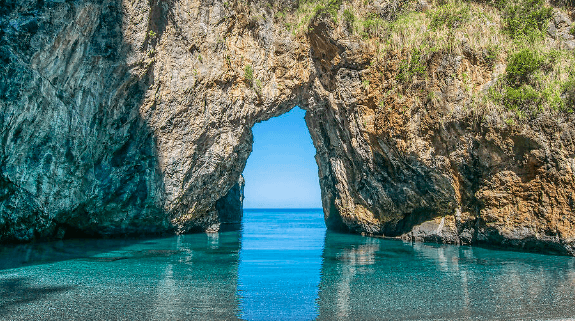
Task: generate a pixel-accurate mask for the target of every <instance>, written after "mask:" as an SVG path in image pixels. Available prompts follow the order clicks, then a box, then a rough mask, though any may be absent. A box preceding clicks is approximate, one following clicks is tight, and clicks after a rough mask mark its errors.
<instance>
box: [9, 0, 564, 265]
mask: <svg viewBox="0 0 575 321" xmlns="http://www.w3.org/2000/svg"><path fill="white" fill-rule="evenodd" d="M326 3H327V4H321V3H320V4H317V3H315V2H314V1H308V2H302V3H299V4H298V3H297V2H295V1H287V0H285V1H270V2H266V1H261V2H258V1H250V2H244V1H217V0H216V1H209V0H150V1H137V0H136V1H122V0H108V1H88V0H86V1H75V2H63V1H31V0H30V1H17V2H16V1H6V3H5V5H3V6H2V8H1V9H0V11H1V12H0V28H1V29H0V30H1V31H0V59H1V61H2V66H1V67H0V74H1V75H2V77H1V78H0V104H1V105H0V108H1V113H0V115H1V118H0V121H1V123H2V127H1V128H2V150H1V151H0V157H1V158H0V162H1V163H0V166H1V167H0V169H1V175H0V208H1V210H0V240H2V241H26V240H31V239H33V238H38V237H40V238H45V237H63V236H65V235H73V234H74V233H84V234H90V235H123V234H150V233H152V234H153V233H166V232H177V233H184V232H189V231H198V230H207V231H217V230H219V229H221V228H222V227H223V226H222V224H226V223H232V224H237V223H238V222H239V220H240V219H241V200H242V197H243V196H242V187H243V179H242V178H241V173H242V171H243V168H244V166H245V163H246V160H247V158H248V156H249V154H250V152H251V146H252V133H251V127H252V126H253V125H254V124H255V123H257V122H260V121H264V120H267V119H269V118H271V117H274V116H277V115H280V114H282V113H285V112H287V111H288V110H290V109H291V108H293V107H294V106H296V105H298V106H301V107H302V108H304V109H306V111H307V115H306V122H307V124H308V127H309V129H310V133H311V135H312V138H313V141H314V145H315V147H316V149H317V155H316V160H317V163H318V166H319V180H320V186H321V189H322V201H323V207H324V213H325V218H326V223H327V226H328V227H329V228H333V229H342V230H350V231H353V232H359V233H361V232H364V233H367V234H372V235H385V236H394V237H403V238H406V239H413V240H424V241H436V242H449V243H463V244H475V243H485V244H496V245H503V246H511V247H514V248H523V249H538V250H544V251H553V252H558V253H565V254H574V253H575V252H574V249H575V248H574V245H575V243H574V241H575V238H574V237H575V226H574V224H575V217H574V215H573V211H574V209H575V205H574V198H575V182H574V173H575V141H574V140H575V127H574V125H573V115H572V114H571V113H569V112H559V111H557V109H549V110H546V111H544V112H541V113H538V114H536V115H534V116H529V117H527V118H525V117H523V118H521V117H520V118H518V119H515V121H513V122H510V121H508V119H510V118H508V117H509V115H510V113H511V114H512V113H513V111H512V110H511V111H510V110H508V109H505V108H503V107H501V108H499V109H498V108H495V107H492V108H486V107H484V106H483V105H481V106H479V107H477V106H478V104H477V102H478V101H480V100H478V99H477V97H478V96H487V94H486V92H487V91H488V89H489V88H497V86H498V84H499V83H498V82H497V80H498V79H499V80H500V79H506V78H505V76H504V73H505V71H506V57H507V55H511V53H506V52H504V53H501V54H498V55H495V57H493V56H492V55H491V53H490V52H489V51H488V50H487V51H485V50H483V51H482V50H481V48H480V47H481V46H480V45H477V44H476V43H473V38H471V37H469V36H468V37H467V38H466V37H465V36H461V35H459V34H457V33H455V36H457V37H459V38H458V39H459V40H458V41H453V39H452V38H453V37H454V35H452V36H451V37H452V38H449V37H448V38H446V39H447V40H445V39H442V38H438V39H437V40H436V43H443V42H445V43H446V44H448V45H449V47H445V46H444V47H441V46H440V47H439V48H436V50H433V51H429V52H427V53H424V54H420V53H419V51H417V52H416V51H413V50H411V49H409V50H408V48H407V47H406V46H407V45H406V43H408V42H409V41H410V39H408V38H406V35H405V34H403V36H402V37H403V38H396V36H397V32H396V33H394V32H395V31H393V30H399V29H398V28H399V27H397V26H399V25H397V21H400V22H401V19H403V18H401V17H404V16H402V14H413V15H420V16H416V17H420V18H418V19H420V20H417V21H428V22H429V21H431V24H429V26H432V23H433V21H434V20H433V19H434V18H433V17H434V14H435V12H436V11H432V10H435V9H437V10H444V9H442V8H444V7H443V5H442V4H441V3H439V4H433V3H432V4H427V3H425V2H418V3H415V4H414V3H412V2H401V1H395V2H394V1H391V2H385V1H375V2H373V3H371V2H367V3H364V2H363V1H361V2H360V1H351V2H343V3H342V2H341V1H340V2H338V1H328V2H326ZM468 6H469V5H468ZM434 8H435V9H434ZM351 9H354V10H356V12H355V15H354V13H352V12H351ZM306 10H307V11H306ZM410 10H411V11H410ZM430 10H431V11H430ZM473 10H485V11H486V12H495V11H496V9H494V8H492V7H490V6H489V5H488V4H473V7H472V9H471V12H473ZM489 10H491V11H489ZM555 10H557V9H555ZM405 12H407V13H405ZM409 12H412V13H409ZM426 12H427V13H426ZM429 12H431V13H429ZM437 12H440V11H437ZM557 12H559V11H557ZM356 16H357V17H360V16H363V17H377V18H378V19H380V20H381V21H385V23H387V24H389V25H390V26H396V27H395V29H393V28H391V29H389V30H392V31H390V32H389V33H388V34H386V33H385V32H383V33H382V32H379V31H378V30H388V29H385V27H381V26H380V25H376V27H377V28H380V29H377V28H376V29H370V28H371V27H370V25H368V24H367V23H366V21H368V18H366V19H365V20H363V21H362V25H361V26H359V27H357V26H358V20H357V19H359V18H357V19H356V18H355V17H356ZM342 17H343V18H342ZM425 17H427V18H425ZM352 18H353V19H352ZM369 19H371V18H369ZM425 19H427V20H425ZM380 20H378V21H380ZM567 20H568V23H570V20H569V19H567ZM394 23H396V24H395V25H394ZM413 25H416V24H413ZM302 26H303V27H302ZM429 26H427V27H426V28H431V27H429ZM358 28H359V29H358ZM362 28H363V29H362ZM381 28H383V29H381ZM561 28H563V29H560V30H567V27H566V26H563V25H562V26H561ZM360 29H361V30H363V31H361V30H360ZM556 29H557V28H556ZM358 30H359V31H358ZM373 30H376V33H377V34H376V35H374V33H373ZM485 32H491V31H485ZM386 35H387V38H385V37H386ZM432 36H433V35H432ZM383 38H385V39H388V42H387V44H388V45H387V46H385V45H384V44H382V43H380V41H379V40H381V39H383ZM468 38H471V39H468ZM374 39H375V40H374ZM377 39H379V40H377ZM544 39H547V40H545V41H552V42H553V43H551V44H549V47H550V48H551V47H553V46H555V47H557V48H559V49H558V50H564V51H567V50H569V49H568V48H567V49H561V48H563V47H565V46H566V44H567V43H566V41H568V40H565V39H562V38H561V37H555V40H553V39H554V38H551V37H545V38H544ZM555 47H553V48H555ZM562 52H563V51H562ZM414 57H415V58H414ZM566 59H567V58H565V59H563V60H564V61H567V62H569V60H566ZM419 65H421V66H422V68H419V69H418V66H419ZM464 75H465V76H464ZM463 78H465V79H463ZM566 88H567V87H566ZM491 91H492V90H491ZM561 95H562V96H560V99H562V100H563V101H567V104H569V97H571V96H570V94H569V92H568V91H567V92H566V93H565V92H562V93H561ZM486 104H487V103H486ZM487 105H489V104H487ZM482 106H483V107H482Z"/></svg>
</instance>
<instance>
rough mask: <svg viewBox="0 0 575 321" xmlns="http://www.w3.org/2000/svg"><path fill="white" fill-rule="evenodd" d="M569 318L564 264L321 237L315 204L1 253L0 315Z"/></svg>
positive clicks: (569, 274) (572, 294) (573, 309)
mask: <svg viewBox="0 0 575 321" xmlns="http://www.w3.org/2000/svg"><path fill="white" fill-rule="evenodd" d="M573 316H575V259H573V258H570V257H558V256H548V255H537V254H528V253H518V252H505V251H495V250H487V249H482V248H472V247H463V246H447V245H429V244H420V243H416V244H411V243H404V242H401V241H394V240H382V239H377V238H366V237H361V236H357V235H347V234H337V233H331V232H326V231H325V228H324V225H323V214H322V212H321V210H273V211H271V210H246V211H245V215H244V224H243V230H242V231H241V232H226V233H220V234H214V235H205V234H196V235H182V236H175V237H169V238H161V239H148V240H65V241H59V242H50V243H40V244H32V245H20V246H4V247H3V248H2V249H1V250H0V320H188V319H191V320H234V319H247V320H311V319H318V320H447V319H459V320H486V319H499V320H511V319H530V320H531V319H542V320H545V319H568V318H571V317H573Z"/></svg>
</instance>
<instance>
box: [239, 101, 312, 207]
mask: <svg viewBox="0 0 575 321" xmlns="http://www.w3.org/2000/svg"><path fill="white" fill-rule="evenodd" d="M304 115H305V111H304V110H302V109H300V108H299V107H296V108H294V109H292V110H291V111H290V112H289V113H286V114H283V115H281V116H279V117H275V118H272V119H270V120H268V121H265V122H262V123H259V124H256V125H255V126H254V127H253V133H254V146H253V151H252V153H251V155H250V157H249V158H248V162H247V164H246V168H245V170H244V177H245V179H246V186H245V190H244V192H245V199H244V208H320V207H321V193H320V189H319V178H318V174H317V164H316V163H315V158H314V156H315V148H314V147H313V143H312V141H311V137H310V135H309V131H308V129H307V126H306V124H305V120H304Z"/></svg>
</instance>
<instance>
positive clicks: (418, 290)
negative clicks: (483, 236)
mask: <svg viewBox="0 0 575 321" xmlns="http://www.w3.org/2000/svg"><path fill="white" fill-rule="evenodd" d="M573 265H574V259H573V258H570V257H558V256H546V255H536V254H528V253H518V252H504V251H494V250H487V249H482V248H471V247H459V246H447V245H445V246H441V245H428V244H421V243H415V244H411V243H404V242H401V241H395V240H383V239H377V238H364V237H360V236H356V235H346V234H337V233H332V232H328V233H327V234H326V238H325V249H324V252H323V266H322V279H321V283H320V292H319V300H318V304H319V313H320V315H319V317H318V319H319V320H370V319H379V320H405V319H418V320H419V319H435V320H437V319H439V320H442V319H444V320H448V319H494V318H496V319H517V318H520V319H521V318H527V319H533V318H566V317H572V316H573V315H575V307H574V306H573V304H572V303H573V301H574V300H575V287H573V285H574V281H575V279H574V272H573V271H574V270H573Z"/></svg>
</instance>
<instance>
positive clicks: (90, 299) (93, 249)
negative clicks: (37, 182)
mask: <svg viewBox="0 0 575 321" xmlns="http://www.w3.org/2000/svg"><path fill="white" fill-rule="evenodd" d="M67 242H68V241H62V242H57V243H53V244H52V243H44V244H40V245H39V246H40V248H36V246H35V245H28V247H27V248H26V249H25V248H24V247H22V246H19V247H18V249H17V250H14V249H12V250H9V249H8V250H6V249H5V250H3V251H2V252H0V261H2V262H4V264H3V265H4V266H5V267H9V268H4V269H3V270H0V295H1V297H0V307H1V308H0V319H2V320H5V319H6V320H59V319H60V320H187V319H207V320H210V319H211V320H233V319H237V318H238V314H239V309H238V298H237V295H236V287H237V269H238V258H239V254H238V253H239V247H240V238H239V233H238V232H226V233H220V234H216V235H205V234H195V235H183V236H178V237H170V238H165V239H153V240H147V241H141V242H129V243H126V241H120V240H91V241H83V242H80V241H70V244H69V245H70V246H69V247H67V246H66V244H67ZM98 242H102V243H103V244H105V245H106V246H104V247H102V246H101V245H98ZM114 242H117V244H116V245H117V246H113V245H114ZM50 244H52V245H54V248H52V249H47V247H49V245H50ZM64 249H68V250H66V251H64V254H62V255H60V256H58V255H57V253H61V252H62V250H64ZM79 249H83V250H85V251H86V253H89V254H90V255H81V252H80V251H79ZM70 251H73V254H71V253H70ZM36 252H38V253H36ZM16 253H20V255H21V256H18V255H15V254H16ZM42 253H43V254H42ZM46 253H49V254H50V255H46ZM6 255H12V256H11V257H8V256H6ZM31 258H32V259H31ZM34 258H36V259H34ZM9 262H12V263H9ZM14 262H21V263H22V262H26V265H27V266H21V265H22V264H20V266H19V267H18V266H17V263H14ZM14 289H16V290H14ZM22 289H24V290H22Z"/></svg>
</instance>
